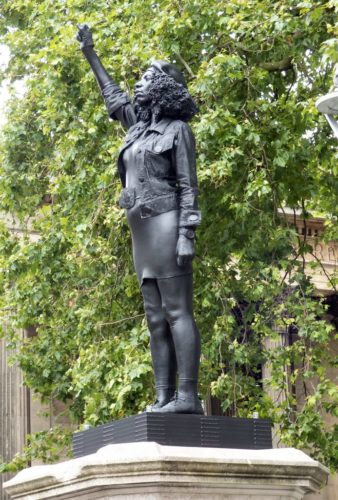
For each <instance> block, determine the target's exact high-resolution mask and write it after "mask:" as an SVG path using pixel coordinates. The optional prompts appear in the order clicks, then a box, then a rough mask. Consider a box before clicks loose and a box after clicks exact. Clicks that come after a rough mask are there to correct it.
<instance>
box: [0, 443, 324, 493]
mask: <svg viewBox="0 0 338 500" xmlns="http://www.w3.org/2000/svg"><path fill="white" fill-rule="evenodd" d="M327 476H328V470H327V469H326V468H325V467H324V466H323V465H321V464H320V463H319V462H316V461H315V460H312V459H311V458H309V457H308V456H307V455H306V454H305V453H303V452H301V451H299V450H295V449H293V448H281V449H269V450H238V449H228V448H227V449H219V448H193V447H189V448H188V447H187V448H184V447H176V446H162V445H159V444H157V443H151V442H145V443H125V444H114V445H109V446H105V447H104V448H101V449H100V450H98V452H97V453H94V454H92V455H87V456H85V457H81V458H76V459H73V460H69V461H67V462H63V463H60V464H56V465H43V466H36V467H32V468H30V469H26V470H24V471H22V472H20V473H19V474H18V475H17V476H16V477H15V478H14V479H12V480H11V481H8V482H7V483H5V488H6V491H7V492H8V493H9V494H10V495H11V498H12V499H26V500H40V499H49V500H51V499H58V500H65V499H68V500H70V499H72V500H76V499H85V500H94V499H100V500H108V499H114V500H116V499H125V500H127V499H133V500H141V499H147V500H155V499H156V500H159V499H177V500H178V499H179V500H188V499H195V498H198V499H204V500H221V499H232V500H248V499H250V500H262V499H263V500H290V499H301V498H303V496H304V495H305V494H306V493H308V492H314V491H317V490H318V489H319V488H320V486H321V485H322V484H323V483H324V482H325V481H326V479H327Z"/></svg>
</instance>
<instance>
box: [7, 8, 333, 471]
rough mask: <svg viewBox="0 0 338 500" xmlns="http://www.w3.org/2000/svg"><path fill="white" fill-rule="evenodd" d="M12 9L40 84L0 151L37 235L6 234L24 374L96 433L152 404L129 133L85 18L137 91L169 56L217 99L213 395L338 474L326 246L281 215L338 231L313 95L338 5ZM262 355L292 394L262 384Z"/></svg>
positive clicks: (201, 162) (22, 71) (10, 190)
mask: <svg viewBox="0 0 338 500" xmlns="http://www.w3.org/2000/svg"><path fill="white" fill-rule="evenodd" d="M1 12H2V14H1V17H0V33H1V41H2V42H3V43H5V44H7V45H8V46H9V48H10V50H11V60H10V63H9V66H8V68H7V70H6V71H5V73H4V77H7V78H9V79H10V80H11V81H12V82H14V81H16V80H18V79H24V81H25V85H26V92H25V95H24V97H23V98H22V99H18V98H16V97H15V95H13V99H12V100H11V101H10V103H9V105H8V122H7V124H6V126H5V127H4V129H3V131H2V139H1V146H0V148H1V150H0V155H1V162H0V163H1V167H0V169H1V174H0V175H1V181H2V182H1V187H0V200H1V210H2V211H3V212H7V213H10V214H12V215H13V216H15V218H16V219H17V220H20V221H21V225H22V227H23V228H24V231H23V235H22V236H21V237H17V236H16V235H13V234H10V232H9V231H8V230H7V229H6V227H5V225H3V227H2V228H1V237H0V245H1V257H0V258H1V267H2V269H3V270H4V272H3V276H2V279H1V289H2V294H1V303H2V304H1V307H2V310H3V311H4V312H3V316H4V318H5V316H6V315H8V310H10V311H11V318H10V320H11V321H10V324H11V330H10V331H7V333H6V338H7V342H8V345H9V347H11V348H18V354H17V356H16V360H17V362H19V363H20V365H21V367H22V369H23V371H24V374H25V381H26V384H27V385H28V386H29V387H31V388H32V389H33V390H34V391H35V392H36V393H38V394H39V395H40V396H41V397H42V399H44V400H48V399H50V398H57V399H59V400H62V401H68V403H69V402H70V404H69V408H70V414H71V415H72V417H73V418H74V419H75V420H76V421H77V422H87V423H90V424H93V425H96V424H99V423H102V422H106V421H107V420H109V419H111V418H118V417H122V416H124V415H129V414H131V413H133V412H137V411H141V410H143V409H144V407H145V405H146V404H147V402H149V400H150V399H151V397H152V380H151V376H150V373H151V362H150V356H149V349H148V336H147V330H146V324H145V320H144V317H143V310H142V302H141V298H140V293H139V290H138V286H137V281H136V277H135V275H134V271H133V266H132V261H131V255H130V244H131V242H130V236H129V231H128V227H127V224H126V220H125V217H124V214H123V212H122V211H121V210H120V209H119V208H117V205H116V200H117V198H118V192H119V189H120V186H119V180H118V179H117V176H116V158H117V152H118V149H119V147H120V145H121V141H122V139H123V136H124V131H123V130H122V128H121V126H120V125H119V124H117V123H110V122H109V121H108V120H107V118H106V113H105V109H104V106H103V104H102V100H101V97H100V94H99V91H98V88H97V85H96V82H95V80H94V78H93V76H92V74H91V73H90V70H89V68H88V65H87V63H86V62H85V61H84V59H83V57H82V54H81V53H80V51H79V48H78V44H77V42H76V41H75V34H76V27H75V25H76V23H83V22H87V23H89V24H90V25H91V26H93V27H94V36H95V40H96V47H97V50H98V53H99V54H100V56H101V57H102V60H103V62H104V64H105V65H106V67H107V68H108V70H109V71H110V72H111V73H112V75H114V78H115V79H116V81H117V82H118V83H120V85H121V86H122V87H123V88H125V89H126V90H129V91H130V90H131V91H132V88H133V85H134V83H135V81H136V80H137V78H138V77H139V75H140V72H141V71H142V70H144V69H146V68H147V65H148V64H149V62H150V61H151V59H152V58H156V59H167V60H170V61H172V62H175V61H176V62H177V64H178V65H180V66H181V67H182V69H183V70H184V71H185V74H186V77H187V80H188V83H189V88H190V91H191V93H192V95H194V96H195V98H196V100H197V102H198V105H199V108H200V113H199V115H198V116H197V117H196V118H195V119H194V121H193V123H192V126H193V129H194V132H195V134H196V140H197V146H198V171H199V181H200V191H201V196H200V200H201V201H200V204H201V209H202V211H203V215H204V220H203V224H202V226H201V228H200V230H199V233H198V242H197V252H198V256H197V258H196V265H195V269H196V273H195V276H196V287H195V288H196V293H195V296H196V312H197V323H198V325H199V327H200V330H201V334H202V339H203V358H202V368H201V392H202V395H203V396H206V395H207V394H209V391H210V390H211V393H212V394H213V395H214V396H217V397H219V398H220V400H221V401H222V405H223V410H224V411H225V412H227V413H228V414H233V415H240V416H251V415H252V413H253V412H254V411H258V412H259V414H260V415H261V416H263V417H270V418H272V419H273V421H275V422H277V423H278V424H279V428H280V435H281V439H282V440H284V441H285V442H286V443H288V444H290V445H296V446H298V447H302V448H305V449H307V450H309V452H310V453H311V454H312V455H313V456H315V457H317V458H319V459H320V460H322V461H323V462H325V463H326V464H328V465H330V466H332V467H333V466H334V457H335V456H337V454H336V453H335V449H334V446H335V440H334V434H333V432H334V429H333V428H329V427H327V428H325V430H324V426H323V425H324V424H323V422H324V417H325V415H326V414H334V411H335V408H336V406H335V402H336V400H337V390H336V388H335V386H334V385H333V383H332V382H330V381H329V377H328V374H327V368H330V367H331V365H332V363H333V360H332V359H331V357H330V352H329V350H328V345H329V343H330V341H331V340H332V339H333V336H334V329H333V327H332V326H331V325H329V324H328V323H327V322H326V321H324V319H323V315H324V314H325V304H323V303H322V302H321V301H320V300H316V301H314V300H313V299H312V296H313V293H314V290H313V286H312V284H311V281H310V280H309V278H307V276H306V275H305V273H304V266H303V263H302V256H303V255H304V254H305V253H306V252H308V251H311V248H310V247H309V245H308V243H307V242H306V241H305V242H304V241H302V240H301V239H300V238H299V236H298V234H297V233H296V231H295V228H294V227H293V225H292V224H290V223H288V222H287V220H286V219H285V218H284V217H283V215H282V211H283V210H284V207H286V206H287V207H290V208H291V209H294V210H300V213H301V214H302V217H303V219H304V224H305V223H306V220H307V218H308V216H309V212H311V211H317V212H318V211H319V212H321V213H324V214H325V216H326V219H327V224H326V232H325V234H324V238H326V239H327V240H328V239H334V238H337V226H336V224H335V223H336V220H337V206H338V203H337V193H338V189H337V188H338V177H337V176H338V170H337V165H338V162H337V151H336V142H335V140H334V138H333V137H332V135H331V133H330V130H329V128H328V126H327V124H326V122H325V119H324V117H323V116H320V115H319V114H318V112H317V111H316V109H315V106H314V102H315V100H316V98H317V97H318V96H319V95H322V94H324V93H325V92H327V91H328V89H329V87H330V81H331V70H332V66H333V63H335V62H337V57H338V55H337V54H338V50H337V49H338V29H337V24H336V19H337V4H336V2H335V1H334V0H331V1H311V2H309V1H305V0H283V1H281V0H279V1H276V2H273V3H272V2H270V1H268V0H259V1H258V0H250V1H247V0H246V1H244V0H229V1H227V2H225V1H218V0H208V1H206V0H183V1H180V2H179V1H176V0H170V1H169V0H159V1H158V2H155V3H154V2H152V1H148V0H133V1H132V2H130V1H127V0H116V1H114V2H111V1H106V0H105V1H103V0H98V1H97V2H92V3H90V2H85V1H84V0H67V1H66V0H54V1H53V2H51V1H50V0H39V1H37V0H12V1H11V2H5V1H4V0H1ZM32 228H33V229H34V231H37V232H38V234H39V237H35V238H34V239H32V238H30V237H29V232H30V231H31V229H32ZM332 285H333V286H334V280H333V279H332ZM32 326H34V327H36V329H37V335H36V336H34V337H33V338H29V339H27V340H25V341H24V342H22V341H21V340H20V339H19V338H18V337H17V334H16V332H17V331H18V329H21V328H28V327H32ZM277 329H282V330H283V331H284V332H290V331H291V332H292V331H293V332H298V334H297V335H296V333H295V334H293V335H291V336H290V334H289V333H288V334H286V333H285V334H284V335H283V336H282V337H281V335H280V333H278V331H277ZM281 338H282V343H280V339H281ZM291 338H292V342H291V341H290V339H291ZM269 339H270V341H271V340H272V341H275V343H274V346H275V347H274V348H269V347H268V344H267V342H268V341H269ZM263 363H265V364H266V366H269V367H270V373H271V375H270V376H269V377H268V378H267V379H265V380H264V383H265V389H266V387H269V386H270V387H271V388H274V389H278V391H280V395H281V397H280V398H279V400H278V401H277V402H274V401H272V399H271V397H270V396H269V392H267V391H266V390H265V391H263V388H262V381H261V365H262V364H263ZM295 384H297V386H299V387H303V388H304V395H303V404H302V405H299V404H298V405H297V402H296V398H295V391H294V390H293V389H294V387H295ZM336 442H337V441H336Z"/></svg>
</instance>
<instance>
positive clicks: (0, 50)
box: [0, 44, 23, 127]
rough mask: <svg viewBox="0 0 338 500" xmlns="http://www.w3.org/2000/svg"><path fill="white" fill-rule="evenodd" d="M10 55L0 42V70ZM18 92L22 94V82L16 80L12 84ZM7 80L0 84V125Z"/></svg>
mask: <svg viewBox="0 0 338 500" xmlns="http://www.w3.org/2000/svg"><path fill="white" fill-rule="evenodd" d="M9 57H10V53H9V50H8V48H7V47H6V46H5V45H1V44H0V72H1V70H4V69H5V68H6V66H7V64H8V61H9ZM14 87H15V89H16V90H17V92H18V94H20V93H21V94H22V92H23V84H22V82H17V83H16V84H15V85H14ZM8 97H9V94H8V82H6V81H4V82H3V84H2V85H0V127H1V126H2V125H3V124H4V123H5V121H6V120H5V117H4V109H5V106H6V101H7V100H8Z"/></svg>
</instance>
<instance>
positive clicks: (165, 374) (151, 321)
mask: <svg viewBox="0 0 338 500" xmlns="http://www.w3.org/2000/svg"><path fill="white" fill-rule="evenodd" d="M141 291H142V295H143V301H144V310H145V313H146V317H147V323H148V328H149V331H150V349H151V356H152V361H153V367H154V376H155V388H156V396H157V401H158V402H157V403H156V406H164V405H165V404H167V403H168V401H170V399H171V398H172V396H173V395H174V393H175V388H176V372H177V369H176V356H175V348H174V343H173V339H172V335H171V332H170V328H169V324H168V322H167V320H166V318H165V315H164V312H163V309H162V301H161V296H160V292H159V289H158V286H157V283H156V280H154V279H145V280H144V281H143V284H142V287H141Z"/></svg>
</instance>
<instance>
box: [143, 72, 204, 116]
mask: <svg viewBox="0 0 338 500" xmlns="http://www.w3.org/2000/svg"><path fill="white" fill-rule="evenodd" d="M149 97H150V99H151V101H150V103H149V104H147V105H143V106H142V105H139V104H137V103H136V104H135V108H136V113H137V116H138V118H139V119H140V120H142V121H144V122H146V121H149V120H150V119H151V116H152V114H153V115H154V119H155V122H158V121H159V120H160V119H161V118H165V117H166V118H173V119H175V120H182V121H185V122H187V121H189V120H191V118H192V117H193V116H194V115H195V114H196V113H197V112H198V108H197V106H196V104H195V102H194V100H193V98H192V97H191V95H190V94H189V92H188V90H187V89H186V88H185V87H184V86H183V85H181V84H180V83H177V82H176V81H175V80H174V79H173V78H172V77H171V76H169V75H166V74H165V73H155V74H154V75H153V77H152V81H151V85H150V87H149Z"/></svg>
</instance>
